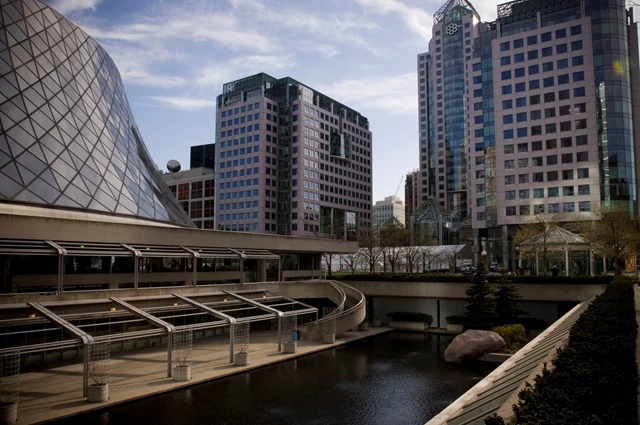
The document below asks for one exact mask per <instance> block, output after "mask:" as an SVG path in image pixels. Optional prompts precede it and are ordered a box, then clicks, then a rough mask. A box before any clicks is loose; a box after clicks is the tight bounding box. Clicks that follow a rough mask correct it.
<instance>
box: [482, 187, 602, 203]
mask: <svg viewBox="0 0 640 425" xmlns="http://www.w3.org/2000/svg"><path fill="white" fill-rule="evenodd" d="M532 192H533V198H534V199H542V198H544V189H542V188H540V189H533V190H530V189H521V190H519V191H517V193H518V198H517V199H529V198H530V197H531V195H532ZM589 194H590V190H589V185H588V184H583V185H579V186H578V193H577V194H576V191H575V186H563V187H562V196H576V195H589ZM559 196H560V188H558V187H549V188H547V197H548V198H557V197H559ZM504 199H505V201H513V200H515V199H516V191H515V190H507V191H506V192H505V193H504ZM479 200H480V199H478V201H479ZM479 206H481V205H479Z"/></svg>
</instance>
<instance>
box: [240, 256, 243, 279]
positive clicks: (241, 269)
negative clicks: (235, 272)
mask: <svg viewBox="0 0 640 425" xmlns="http://www.w3.org/2000/svg"><path fill="white" fill-rule="evenodd" d="M240 283H244V260H243V259H242V258H241V259H240Z"/></svg>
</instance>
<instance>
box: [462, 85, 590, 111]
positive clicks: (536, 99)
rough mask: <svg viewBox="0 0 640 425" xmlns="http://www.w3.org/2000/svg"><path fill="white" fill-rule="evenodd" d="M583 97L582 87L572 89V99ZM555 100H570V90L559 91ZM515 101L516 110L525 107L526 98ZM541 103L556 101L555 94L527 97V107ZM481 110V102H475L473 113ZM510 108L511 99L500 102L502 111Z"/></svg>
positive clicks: (584, 93) (584, 91)
mask: <svg viewBox="0 0 640 425" xmlns="http://www.w3.org/2000/svg"><path fill="white" fill-rule="evenodd" d="M585 96H586V90H585V88H584V87H576V88H574V89H573V97H574V98H581V97H585ZM557 99H558V100H568V99H571V90H570V89H565V90H559V91H558V96H557ZM515 101H516V107H518V108H520V107H523V106H527V98H526V97H519V98H516V99H515ZM541 101H544V103H547V102H555V101H556V92H547V93H544V94H543V95H542V96H540V95H539V94H534V95H531V96H529V105H531V106H533V105H539V104H540V103H541ZM483 108H484V105H483V102H476V103H474V105H473V110H474V111H482V110H483ZM512 108H513V99H508V100H503V101H502V109H512ZM532 113H533V112H532Z"/></svg>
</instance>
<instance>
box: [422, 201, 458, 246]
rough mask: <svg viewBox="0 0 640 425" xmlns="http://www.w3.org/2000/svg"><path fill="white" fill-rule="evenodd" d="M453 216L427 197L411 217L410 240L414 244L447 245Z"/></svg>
mask: <svg viewBox="0 0 640 425" xmlns="http://www.w3.org/2000/svg"><path fill="white" fill-rule="evenodd" d="M453 218H454V217H453V215H452V214H451V213H449V212H448V211H447V209H446V208H445V207H443V206H442V205H441V204H440V203H439V202H438V201H437V200H436V198H434V197H432V196H431V197H429V198H427V200H426V201H425V202H424V203H423V204H422V205H421V206H420V208H419V209H418V210H417V211H416V212H415V213H413V215H412V216H411V238H412V241H413V243H414V244H427V245H448V244H449V243H450V242H451V241H447V239H448V236H449V232H451V224H452V221H453Z"/></svg>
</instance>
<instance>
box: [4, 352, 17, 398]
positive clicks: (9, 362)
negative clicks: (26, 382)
mask: <svg viewBox="0 0 640 425" xmlns="http://www.w3.org/2000/svg"><path fill="white" fill-rule="evenodd" d="M19 391H20V354H19V353H18V351H13V352H10V353H7V354H4V355H3V356H2V357H0V403H11V402H13V403H17V402H18V395H19Z"/></svg>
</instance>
